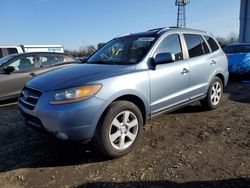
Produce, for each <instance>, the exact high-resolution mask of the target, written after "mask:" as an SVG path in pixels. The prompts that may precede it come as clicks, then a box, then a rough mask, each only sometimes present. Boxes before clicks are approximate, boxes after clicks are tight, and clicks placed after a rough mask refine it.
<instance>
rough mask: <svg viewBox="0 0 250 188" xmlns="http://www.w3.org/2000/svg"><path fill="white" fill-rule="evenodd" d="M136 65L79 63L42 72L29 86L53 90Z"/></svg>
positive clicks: (82, 82)
mask: <svg viewBox="0 0 250 188" xmlns="http://www.w3.org/2000/svg"><path fill="white" fill-rule="evenodd" d="M134 69H135V65H98V64H80V65H79V64H77V65H72V66H68V67H64V68H60V69H56V70H53V71H51V72H47V73H44V74H41V75H39V76H37V77H35V78H33V79H32V80H31V81H29V82H28V83H27V86H28V87H32V88H35V89H39V90H41V91H52V90H59V89H65V88H71V87H78V86H82V85H84V84H88V83H93V82H96V83H98V81H100V80H102V79H105V78H109V77H111V76H117V75H121V74H125V73H129V72H132V71H134Z"/></svg>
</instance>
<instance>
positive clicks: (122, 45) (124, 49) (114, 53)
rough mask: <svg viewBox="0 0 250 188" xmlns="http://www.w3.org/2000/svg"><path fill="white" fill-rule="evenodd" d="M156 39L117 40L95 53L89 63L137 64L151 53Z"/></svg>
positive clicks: (134, 38) (129, 38)
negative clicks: (150, 50)
mask: <svg viewBox="0 0 250 188" xmlns="http://www.w3.org/2000/svg"><path fill="white" fill-rule="evenodd" d="M154 41H155V37H140V36H129V37H122V38H117V39H114V40H112V41H110V42H109V43H107V44H106V45H104V46H103V47H102V48H101V49H100V50H98V51H97V52H95V53H94V54H93V55H92V56H91V57H90V58H89V59H88V61H87V63H92V64H135V63H137V62H139V61H140V60H141V59H142V58H143V57H144V56H145V55H146V54H147V52H148V51H149V49H150V47H151V46H152V44H153V43H154Z"/></svg>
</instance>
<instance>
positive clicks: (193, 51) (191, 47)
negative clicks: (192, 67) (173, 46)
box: [184, 34, 204, 58]
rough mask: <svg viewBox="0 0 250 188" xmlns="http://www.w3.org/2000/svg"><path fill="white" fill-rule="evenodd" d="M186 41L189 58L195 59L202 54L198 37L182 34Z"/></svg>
mask: <svg viewBox="0 0 250 188" xmlns="http://www.w3.org/2000/svg"><path fill="white" fill-rule="evenodd" d="M184 38H185V40H186V44H187V48H188V53H189V57H190V58H193V57H197V56H201V55H203V54H204V52H203V46H202V43H201V37H200V36H199V35H193V34H184Z"/></svg>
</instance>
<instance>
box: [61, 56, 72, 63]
mask: <svg viewBox="0 0 250 188" xmlns="http://www.w3.org/2000/svg"><path fill="white" fill-rule="evenodd" d="M64 62H65V63H68V62H76V60H75V59H74V58H73V57H69V56H64ZM61 63H63V62H61Z"/></svg>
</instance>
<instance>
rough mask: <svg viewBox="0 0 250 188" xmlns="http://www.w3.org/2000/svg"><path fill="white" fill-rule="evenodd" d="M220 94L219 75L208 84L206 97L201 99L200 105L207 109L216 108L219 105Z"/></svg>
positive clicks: (220, 83) (221, 92)
mask: <svg viewBox="0 0 250 188" xmlns="http://www.w3.org/2000/svg"><path fill="white" fill-rule="evenodd" d="M222 94H223V84H222V81H221V79H220V78H219V77H215V78H214V79H213V81H212V82H211V84H210V86H209V89H208V93H207V96H206V98H205V99H204V100H202V101H201V104H202V106H203V107H205V108H206V109H208V110H213V109H216V108H217V107H218V106H219V103H220V101H221V98H222Z"/></svg>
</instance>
